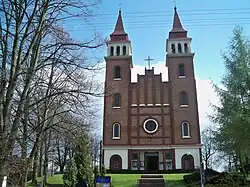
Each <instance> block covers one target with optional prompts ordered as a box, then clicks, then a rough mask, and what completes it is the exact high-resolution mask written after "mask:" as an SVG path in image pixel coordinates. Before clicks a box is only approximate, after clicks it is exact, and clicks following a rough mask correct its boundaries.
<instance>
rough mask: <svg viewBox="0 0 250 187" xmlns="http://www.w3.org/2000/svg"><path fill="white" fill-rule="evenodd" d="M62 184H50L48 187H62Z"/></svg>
mask: <svg viewBox="0 0 250 187" xmlns="http://www.w3.org/2000/svg"><path fill="white" fill-rule="evenodd" d="M62 186H63V185H62V184H49V185H48V187H62Z"/></svg>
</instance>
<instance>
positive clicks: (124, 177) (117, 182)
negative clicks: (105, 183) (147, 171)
mask: <svg viewBox="0 0 250 187" xmlns="http://www.w3.org/2000/svg"><path fill="white" fill-rule="evenodd" d="M183 175H184V174H165V175H163V176H164V179H165V181H166V183H167V185H168V187H185V184H184V182H183ZM110 176H111V177H112V184H113V186H114V187H136V186H137V181H138V179H139V178H140V176H141V174H111V175H110Z"/></svg>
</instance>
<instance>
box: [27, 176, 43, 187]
mask: <svg viewBox="0 0 250 187" xmlns="http://www.w3.org/2000/svg"><path fill="white" fill-rule="evenodd" d="M42 179H43V177H37V183H38V184H39V183H41V182H42ZM33 186H35V185H34V184H32V182H28V187H33Z"/></svg>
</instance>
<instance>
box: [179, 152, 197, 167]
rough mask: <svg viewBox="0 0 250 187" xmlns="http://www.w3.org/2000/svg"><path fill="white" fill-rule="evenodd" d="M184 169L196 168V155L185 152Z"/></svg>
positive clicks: (182, 160) (183, 157)
mask: <svg viewBox="0 0 250 187" xmlns="http://www.w3.org/2000/svg"><path fill="white" fill-rule="evenodd" d="M181 164H182V169H184V170H193V169H194V157H193V156H192V155H190V154H189V155H188V154H185V155H183V156H182V158H181Z"/></svg>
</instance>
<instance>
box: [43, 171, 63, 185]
mask: <svg viewBox="0 0 250 187" xmlns="http://www.w3.org/2000/svg"><path fill="white" fill-rule="evenodd" d="M47 183H48V184H49V185H50V184H52V185H53V184H57V185H60V184H63V174H60V175H53V176H52V177H49V178H48V181H47Z"/></svg>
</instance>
